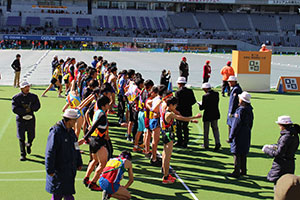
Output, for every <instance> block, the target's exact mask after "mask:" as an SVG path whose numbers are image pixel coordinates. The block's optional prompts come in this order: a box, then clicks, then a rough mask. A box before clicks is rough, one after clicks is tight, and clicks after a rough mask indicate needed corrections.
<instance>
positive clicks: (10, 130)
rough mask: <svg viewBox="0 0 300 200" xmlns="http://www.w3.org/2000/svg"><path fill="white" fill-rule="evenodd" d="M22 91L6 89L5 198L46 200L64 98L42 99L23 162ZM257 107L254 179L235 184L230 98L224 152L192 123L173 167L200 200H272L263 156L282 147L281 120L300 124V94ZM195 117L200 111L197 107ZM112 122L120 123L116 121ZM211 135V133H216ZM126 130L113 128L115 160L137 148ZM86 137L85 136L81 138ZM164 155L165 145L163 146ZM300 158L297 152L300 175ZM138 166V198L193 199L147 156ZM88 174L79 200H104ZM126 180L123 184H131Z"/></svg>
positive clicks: (0, 188) (0, 189) (259, 96)
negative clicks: (52, 131)
mask: <svg viewBox="0 0 300 200" xmlns="http://www.w3.org/2000/svg"><path fill="white" fill-rule="evenodd" d="M44 89H45V87H44V86H40V87H38V86H34V87H33V88H32V89H31V92H33V93H36V94H38V95H39V96H40V95H41V93H42V91H43V90H44ZM18 92H19V90H18V89H15V88H12V87H4V86H2V87H0V108H1V111H2V112H1V113H2V114H1V115H0V127H1V129H0V146H1V151H0V158H1V162H0V199H1V200H2V199H5V200H8V199H9V200H19V199H22V200H35V199H36V200H41V199H42V200H44V199H50V197H51V195H50V194H48V193H47V192H46V191H45V167H44V155H45V147H46V142H47V136H48V133H49V128H50V127H51V126H52V125H54V124H55V123H56V122H57V121H58V120H60V119H61V114H62V112H61V109H62V107H63V105H64V104H65V100H64V99H59V98H57V93H56V92H53V91H50V92H49V93H48V94H47V95H48V96H49V97H47V98H40V101H41V104H42V107H41V109H40V111H39V112H37V113H36V118H37V120H36V124H37V126H36V139H35V141H34V144H33V148H32V154H31V155H30V156H28V159H29V160H28V161H26V162H20V161H19V144H18V140H17V138H16V122H15V115H14V114H13V113H12V111H11V97H12V96H13V95H14V94H16V93H18ZM194 92H195V95H196V97H197V100H198V101H201V96H202V95H203V92H202V91H201V90H197V89H195V90H194ZM251 95H252V105H253V108H254V127H253V130H252V141H251V143H252V146H251V149H250V153H249V155H248V176H246V177H243V178H240V179H234V178H227V177H226V174H227V173H230V172H232V170H233V158H232V155H231V153H230V150H229V148H230V146H229V145H228V144H227V143H226V142H225V140H226V139H227V136H228V129H227V126H226V115H227V109H228V100H229V98H228V97H221V96H220V111H221V119H220V120H219V129H220V135H221V143H222V149H221V150H220V151H219V152H213V151H212V148H213V147H214V146H213V144H214V140H213V137H212V133H210V139H211V140H210V144H211V150H204V149H203V148H201V144H202V141H203V137H202V121H201V120H200V122H199V124H190V128H191V131H190V133H191V136H190V145H189V148H188V149H178V148H174V152H173V155H172V160H171V165H172V167H173V168H174V169H175V170H176V171H177V174H178V175H179V176H180V178H181V179H182V180H183V181H184V183H185V184H186V185H187V186H188V187H189V188H190V190H191V191H192V192H193V193H194V194H195V196H196V197H197V198H198V199H200V200H209V199H213V200H224V199H225V200H240V199H243V200H247V199H252V200H254V199H272V198H273V184H272V183H269V182H267V181H266V175H267V173H268V171H269V170H270V167H271V164H272V158H268V157H267V156H266V155H264V154H263V152H262V151H261V148H262V146H263V145H264V144H273V143H276V141H277V139H278V137H279V128H278V125H276V124H275V121H276V120H277V117H278V116H279V115H284V114H287V115H290V116H291V117H292V120H293V121H294V122H300V117H299V108H300V106H299V98H300V96H299V94H276V93H251ZM193 109H194V114H196V113H197V112H199V109H198V107H197V106H196V105H195V106H194V107H193ZM110 120H111V121H114V120H116V118H115V117H110ZM210 132H211V131H210ZM124 134H125V129H124V128H118V127H110V136H111V139H112V141H113V146H114V150H115V151H114V155H118V154H119V153H120V151H122V150H124V149H127V150H131V149H132V144H131V143H130V142H128V141H126V140H125V138H124ZM81 136H82V133H81ZM81 149H83V150H84V151H85V152H86V153H84V154H82V157H83V160H84V169H86V167H87V166H86V165H87V163H88V161H89V155H88V154H87V152H88V146H87V145H83V146H81ZM159 150H160V152H161V150H162V143H160V145H159ZM299 160H300V155H299V151H298V152H297V160H296V174H298V175H299V174H300V171H299V166H300V161H299ZM133 163H134V164H133V167H134V175H135V181H134V183H133V184H132V186H131V187H130V192H131V194H132V199H178V200H179V199H180V200H182V199H193V197H192V196H191V195H190V194H189V192H188V191H187V190H186V189H185V188H184V186H183V185H182V183H181V182H180V181H177V182H176V183H175V184H172V185H163V184H162V183H161V178H162V174H161V172H160V168H157V167H152V166H150V165H149V160H148V159H146V158H144V156H143V154H141V153H133ZM84 175H85V171H79V172H78V174H77V177H76V180H77V181H76V195H75V198H76V199H79V200H85V199H86V200H87V199H89V200H90V199H100V198H101V193H99V192H92V191H90V190H89V189H87V188H86V187H85V186H84V185H83V183H82V179H83V177H84ZM126 176H127V174H126V175H125V179H124V180H123V181H122V182H121V183H122V184H125V183H126V181H127V180H126Z"/></svg>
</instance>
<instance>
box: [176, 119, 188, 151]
mask: <svg viewBox="0 0 300 200" xmlns="http://www.w3.org/2000/svg"><path fill="white" fill-rule="evenodd" d="M188 125H189V122H184V121H179V120H177V122H176V127H177V130H176V133H177V142H178V143H179V144H180V145H183V146H186V145H187V144H188V142H189V127H188ZM182 133H183V136H184V138H183V137H182Z"/></svg>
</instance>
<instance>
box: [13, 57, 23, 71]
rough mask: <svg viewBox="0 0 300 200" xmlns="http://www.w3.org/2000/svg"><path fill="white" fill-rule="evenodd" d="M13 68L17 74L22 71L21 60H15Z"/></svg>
mask: <svg viewBox="0 0 300 200" xmlns="http://www.w3.org/2000/svg"><path fill="white" fill-rule="evenodd" d="M11 67H12V68H13V69H14V70H15V71H16V72H19V71H21V63H20V60H18V59H15V60H14V62H13V63H12V64H11Z"/></svg>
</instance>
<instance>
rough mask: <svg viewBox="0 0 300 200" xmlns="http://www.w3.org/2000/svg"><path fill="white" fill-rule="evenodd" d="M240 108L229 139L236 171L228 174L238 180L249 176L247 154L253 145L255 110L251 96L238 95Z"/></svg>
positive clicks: (235, 115) (246, 93)
mask: <svg viewBox="0 0 300 200" xmlns="http://www.w3.org/2000/svg"><path fill="white" fill-rule="evenodd" d="M238 97H239V107H238V108H237V110H236V112H235V114H234V118H233V121H232V127H231V130H230V134H229V138H228V140H227V142H228V143H230V151H231V153H232V154H233V158H234V171H233V172H232V173H231V174H228V176H230V177H234V178H238V177H240V176H241V175H246V174H247V154H248V153H249V149H250V143H251V129H252V126H253V119H254V116H253V112H252V110H253V108H252V106H251V101H250V99H251V95H250V94H249V93H248V92H243V93H242V94H239V95H238Z"/></svg>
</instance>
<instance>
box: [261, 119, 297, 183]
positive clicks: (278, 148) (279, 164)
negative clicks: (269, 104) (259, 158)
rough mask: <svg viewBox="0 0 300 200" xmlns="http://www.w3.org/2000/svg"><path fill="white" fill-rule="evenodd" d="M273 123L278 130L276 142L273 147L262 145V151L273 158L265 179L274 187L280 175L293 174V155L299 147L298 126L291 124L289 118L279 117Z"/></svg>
mask: <svg viewBox="0 0 300 200" xmlns="http://www.w3.org/2000/svg"><path fill="white" fill-rule="evenodd" d="M275 123H277V124H278V125H279V129H280V137H279V139H278V142H277V144H274V145H264V147H263V148H262V151H263V152H264V153H265V154H267V155H269V156H271V157H274V161H273V164H272V168H271V170H270V172H269V173H268V176H267V179H268V181H271V182H273V183H274V184H275V185H276V183H277V181H278V179H279V178H280V177H281V176H282V175H284V174H294V173H295V153H296V151H297V149H298V147H299V136H298V134H299V133H300V126H299V125H298V124H293V122H292V120H291V117H290V116H280V117H278V120H277V121H276V122H275Z"/></svg>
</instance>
